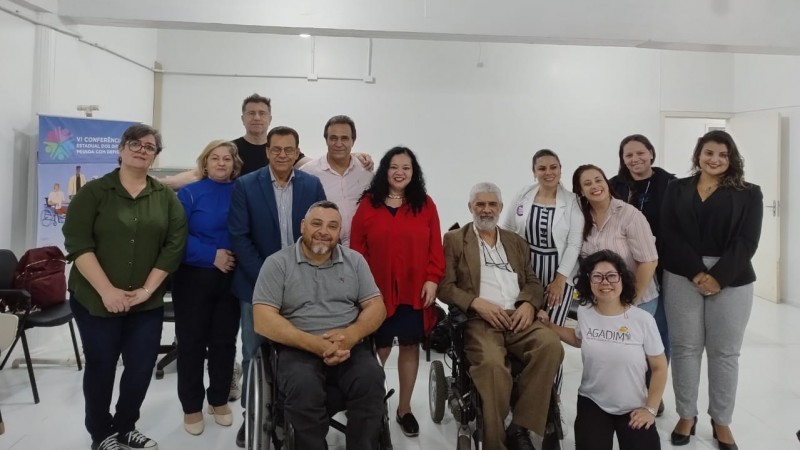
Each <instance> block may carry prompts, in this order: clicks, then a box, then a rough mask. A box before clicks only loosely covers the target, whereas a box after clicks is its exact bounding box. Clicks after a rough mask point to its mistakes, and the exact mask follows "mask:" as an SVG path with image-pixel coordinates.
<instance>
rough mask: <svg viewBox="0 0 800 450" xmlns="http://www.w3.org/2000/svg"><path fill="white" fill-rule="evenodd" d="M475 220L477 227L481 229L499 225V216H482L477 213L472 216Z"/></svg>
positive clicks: (486, 229) (489, 228)
mask: <svg viewBox="0 0 800 450" xmlns="http://www.w3.org/2000/svg"><path fill="white" fill-rule="evenodd" d="M472 218H473V221H474V222H475V228H477V229H479V230H481V231H489V230H493V229H494V228H495V227H496V226H497V217H491V218H489V217H481V216H477V215H473V216H472Z"/></svg>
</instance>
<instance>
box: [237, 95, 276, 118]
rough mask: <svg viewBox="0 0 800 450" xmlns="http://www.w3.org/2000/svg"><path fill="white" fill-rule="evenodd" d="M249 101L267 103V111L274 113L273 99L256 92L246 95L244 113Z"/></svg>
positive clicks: (243, 106)
mask: <svg viewBox="0 0 800 450" xmlns="http://www.w3.org/2000/svg"><path fill="white" fill-rule="evenodd" d="M248 103H263V104H265V105H267V112H269V113H272V100H270V99H269V98H267V97H264V96H262V95H258V94H255V93H254V94H251V95H249V96H247V97H245V99H244V101H243V102H242V114H244V109H245V108H246V107H247V104H248Z"/></svg>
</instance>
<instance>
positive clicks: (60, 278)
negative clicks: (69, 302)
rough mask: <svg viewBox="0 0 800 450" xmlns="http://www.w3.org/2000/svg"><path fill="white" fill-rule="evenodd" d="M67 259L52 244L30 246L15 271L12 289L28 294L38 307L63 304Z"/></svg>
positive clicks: (65, 290)
mask: <svg viewBox="0 0 800 450" xmlns="http://www.w3.org/2000/svg"><path fill="white" fill-rule="evenodd" d="M66 265H67V260H66V257H65V256H64V253H62V252H61V249H59V248H58V247H55V246H50V247H40V248H32V249H30V250H28V251H27V252H25V254H24V255H22V258H20V260H19V263H17V268H16V270H14V288H16V289H25V290H26V291H28V292H29V293H30V294H31V303H32V304H33V305H34V306H38V307H39V308H41V309H46V308H49V307H51V306H55V305H58V304H60V303H64V301H66V294H67V277H66V275H65V274H64V269H65V268H66Z"/></svg>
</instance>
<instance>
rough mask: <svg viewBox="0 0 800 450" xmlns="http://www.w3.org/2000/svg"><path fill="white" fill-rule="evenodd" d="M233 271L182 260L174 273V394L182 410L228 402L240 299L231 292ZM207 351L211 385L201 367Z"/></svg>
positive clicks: (198, 408) (186, 411)
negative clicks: (176, 359)
mask: <svg viewBox="0 0 800 450" xmlns="http://www.w3.org/2000/svg"><path fill="white" fill-rule="evenodd" d="M230 283H231V276H230V274H224V273H222V272H220V271H219V270H217V269H205V268H200V267H192V266H186V265H183V266H181V267H180V268H179V269H178V270H177V271H176V272H175V274H174V275H173V276H172V301H173V306H174V307H175V335H176V337H177V339H178V398H179V399H180V401H181V406H182V407H183V412H184V413H186V414H190V413H195V412H198V411H202V410H203V399H204V398H205V397H206V396H207V397H208V403H209V404H210V405H213V406H220V405H225V404H227V403H228V394H229V392H230V389H231V377H232V374H233V373H232V370H233V363H234V360H235V358H236V334H237V333H238V332H239V301H238V300H237V299H236V298H235V297H234V296H233V294H232V293H231V286H230ZM206 355H208V378H209V386H208V389H207V390H206V391H205V392H204V385H203V375H204V372H205V368H204V367H203V365H204V362H205V359H206Z"/></svg>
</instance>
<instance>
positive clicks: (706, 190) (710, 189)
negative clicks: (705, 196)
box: [700, 183, 719, 193]
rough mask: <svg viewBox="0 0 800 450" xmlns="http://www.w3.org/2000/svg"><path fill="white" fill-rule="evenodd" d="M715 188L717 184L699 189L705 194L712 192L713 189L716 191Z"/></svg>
mask: <svg viewBox="0 0 800 450" xmlns="http://www.w3.org/2000/svg"><path fill="white" fill-rule="evenodd" d="M717 186H719V183H717V184H711V185H708V186H703V187H701V188H700V189H701V190H702V191H703V192H705V193H709V192H711V191H713V190H714V189H716V188H717Z"/></svg>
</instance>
